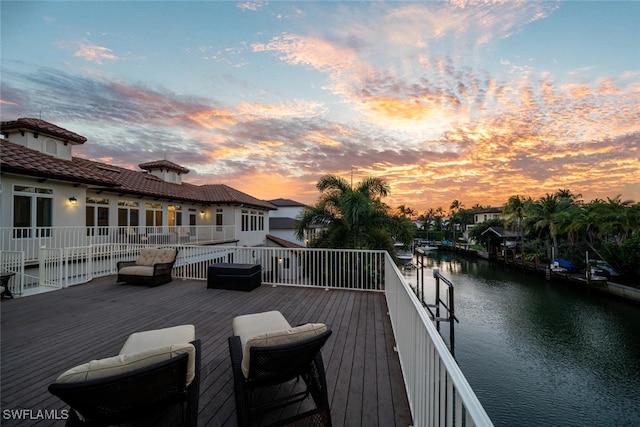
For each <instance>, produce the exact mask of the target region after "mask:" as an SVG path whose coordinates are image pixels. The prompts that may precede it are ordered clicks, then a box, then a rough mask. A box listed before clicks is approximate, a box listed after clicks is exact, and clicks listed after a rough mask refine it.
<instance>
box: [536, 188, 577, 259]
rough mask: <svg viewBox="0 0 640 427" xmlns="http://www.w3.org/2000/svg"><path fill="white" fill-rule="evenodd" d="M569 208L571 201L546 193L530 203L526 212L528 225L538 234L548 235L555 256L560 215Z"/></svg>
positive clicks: (556, 253)
mask: <svg viewBox="0 0 640 427" xmlns="http://www.w3.org/2000/svg"><path fill="white" fill-rule="evenodd" d="M570 206H572V201H571V199H569V198H566V197H562V198H561V197H559V196H558V195H557V194H548V193H547V195H545V196H543V197H541V198H540V199H538V200H537V201H535V202H533V203H530V204H529V205H528V209H527V210H526V216H527V218H528V221H529V222H530V224H532V225H533V227H534V228H535V229H536V230H538V231H539V232H545V231H546V232H547V233H549V237H550V238H551V242H552V244H553V250H554V255H555V256H558V234H559V233H560V231H561V228H560V223H561V221H562V214H563V212H565V211H566V210H567V209H568V208H569V207H570Z"/></svg>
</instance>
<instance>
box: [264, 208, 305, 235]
mask: <svg viewBox="0 0 640 427" xmlns="http://www.w3.org/2000/svg"><path fill="white" fill-rule="evenodd" d="M302 209H303V208H302V207H300V206H285V207H278V210H276V211H271V212H269V216H271V217H272V218H293V219H296V218H297V217H298V215H300V213H301V212H302ZM272 234H273V233H272Z"/></svg>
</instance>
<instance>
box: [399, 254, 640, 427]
mask: <svg viewBox="0 0 640 427" xmlns="http://www.w3.org/2000/svg"><path fill="white" fill-rule="evenodd" d="M433 268H438V269H439V270H440V273H441V274H442V275H443V276H445V277H446V278H448V279H449V280H450V281H452V282H453V283H454V285H455V313H456V317H457V318H458V319H459V320H460V323H457V324H455V326H454V327H455V331H454V332H455V346H454V352H455V358H456V360H457V361H458V364H459V365H460V367H461V369H462V371H463V373H464V375H465V376H466V378H467V380H468V381H469V383H470V385H471V387H472V388H473V390H474V391H475V393H476V395H477V396H478V399H479V400H480V402H481V403H482V405H483V407H484V408H485V410H486V412H487V414H488V415H489V417H490V418H491V420H492V421H493V423H494V424H495V425H496V426H536V427H537V426H576V427H583V426H607V427H609V426H640V306H638V305H634V304H631V303H626V302H624V301H620V300H616V299H613V298H611V297H609V296H606V295H602V294H600V293H597V292H594V291H591V292H589V291H588V290H587V289H585V288H580V287H577V286H576V285H567V284H558V283H550V282H548V281H546V280H545V279H544V278H542V277H538V276H535V275H533V274H532V273H530V272H529V273H524V272H520V271H510V270H504V269H502V268H500V267H495V266H490V265H489V263H488V262H486V261H484V260H469V259H465V258H462V257H456V256H454V255H450V254H448V253H441V252H435V253H433V254H430V255H429V258H425V270H424V277H425V280H424V283H425V299H426V301H427V302H428V303H433V298H434V295H435V279H433V275H432V269H433ZM417 274H419V273H417V272H416V270H415V269H413V270H409V269H408V270H406V272H405V277H406V278H407V280H408V281H409V283H410V284H412V285H414V286H415V285H416V275H417ZM442 295H443V298H444V292H442ZM441 334H442V336H443V338H444V340H445V342H447V344H450V343H449V326H448V323H447V322H442V323H441Z"/></svg>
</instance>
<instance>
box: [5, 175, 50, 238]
mask: <svg viewBox="0 0 640 427" xmlns="http://www.w3.org/2000/svg"><path fill="white" fill-rule="evenodd" d="M13 191H14V195H13V227H14V231H13V237H15V238H28V237H32V236H34V235H35V237H49V236H50V235H51V226H52V225H53V190H51V189H49V188H38V187H25V186H22V185H15V186H14V187H13ZM33 227H35V230H33Z"/></svg>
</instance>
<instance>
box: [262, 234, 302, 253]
mask: <svg viewBox="0 0 640 427" xmlns="http://www.w3.org/2000/svg"><path fill="white" fill-rule="evenodd" d="M267 240H271V241H272V242H273V243H275V244H277V245H280V246H282V247H283V248H293V249H298V248H304V246H302V245H299V244H297V243H293V242H290V241H288V240H285V239H281V238H280V237H276V236H272V235H271V234H267Z"/></svg>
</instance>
